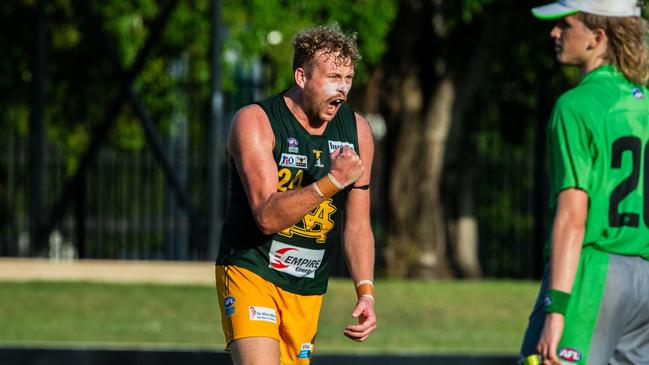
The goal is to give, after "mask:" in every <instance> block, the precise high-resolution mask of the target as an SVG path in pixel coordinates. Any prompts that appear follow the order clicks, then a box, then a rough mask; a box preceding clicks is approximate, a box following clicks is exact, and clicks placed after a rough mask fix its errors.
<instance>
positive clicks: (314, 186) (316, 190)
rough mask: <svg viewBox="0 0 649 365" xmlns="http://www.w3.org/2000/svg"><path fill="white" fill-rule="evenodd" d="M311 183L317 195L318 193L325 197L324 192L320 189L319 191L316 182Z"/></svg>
mask: <svg viewBox="0 0 649 365" xmlns="http://www.w3.org/2000/svg"><path fill="white" fill-rule="evenodd" d="M311 185H313V188H314V189H315V192H316V193H318V195H320V197H321V198H324V197H325V196H324V194H322V191H320V188H319V187H318V184H316V183H313V184H311Z"/></svg>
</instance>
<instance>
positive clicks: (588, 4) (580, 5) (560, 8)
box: [532, 0, 644, 19]
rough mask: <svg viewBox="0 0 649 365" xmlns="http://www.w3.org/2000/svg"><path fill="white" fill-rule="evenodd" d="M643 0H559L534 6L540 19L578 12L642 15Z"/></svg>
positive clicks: (533, 11) (556, 17)
mask: <svg viewBox="0 0 649 365" xmlns="http://www.w3.org/2000/svg"><path fill="white" fill-rule="evenodd" d="M643 3H644V1H643V0H559V1H557V2H555V3H552V4H547V5H543V6H539V7H536V8H532V14H534V16H535V17H537V18H539V19H558V18H563V17H564V16H568V15H571V14H574V13H577V12H580V11H581V12H584V13H590V14H595V15H603V16H640V15H641V14H642V8H641V7H642V5H643Z"/></svg>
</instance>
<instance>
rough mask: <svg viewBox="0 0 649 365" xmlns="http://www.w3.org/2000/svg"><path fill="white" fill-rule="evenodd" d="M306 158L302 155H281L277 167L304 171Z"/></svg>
mask: <svg viewBox="0 0 649 365" xmlns="http://www.w3.org/2000/svg"><path fill="white" fill-rule="evenodd" d="M306 164H307V157H306V156H304V155H294V154H292V153H282V157H280V159H279V165H280V166H283V167H296V168H298V169H306Z"/></svg>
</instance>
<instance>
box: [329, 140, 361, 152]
mask: <svg viewBox="0 0 649 365" xmlns="http://www.w3.org/2000/svg"><path fill="white" fill-rule="evenodd" d="M342 146H349V147H350V148H351V149H352V150H354V151H356V149H355V148H354V144H353V143H349V142H341V141H329V153H332V152H333V151H335V150H337V149H339V148H340V147H342Z"/></svg>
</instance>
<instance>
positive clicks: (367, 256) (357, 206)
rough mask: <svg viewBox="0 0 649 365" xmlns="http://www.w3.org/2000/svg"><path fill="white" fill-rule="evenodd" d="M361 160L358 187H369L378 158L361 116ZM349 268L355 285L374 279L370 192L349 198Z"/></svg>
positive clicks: (356, 192) (354, 192)
mask: <svg viewBox="0 0 649 365" xmlns="http://www.w3.org/2000/svg"><path fill="white" fill-rule="evenodd" d="M356 125H357V129H358V144H359V150H360V158H361V160H362V161H363V166H365V171H364V172H363V175H362V176H361V177H360V178H359V179H358V181H356V183H355V184H354V185H355V186H363V185H369V183H370V176H371V170H372V159H373V157H374V142H373V140H372V131H371V130H370V127H369V124H368V123H367V121H366V120H365V119H364V118H363V117H361V116H359V115H357V116H356ZM343 237H344V247H345V256H346V258H347V266H348V267H349V271H350V273H351V276H352V279H353V280H354V283H356V282H358V281H359V280H373V278H374V234H373V233H372V227H371V225H370V191H369V190H361V189H351V191H350V192H349V196H348V198H347V213H346V219H345V231H344V232H343Z"/></svg>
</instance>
